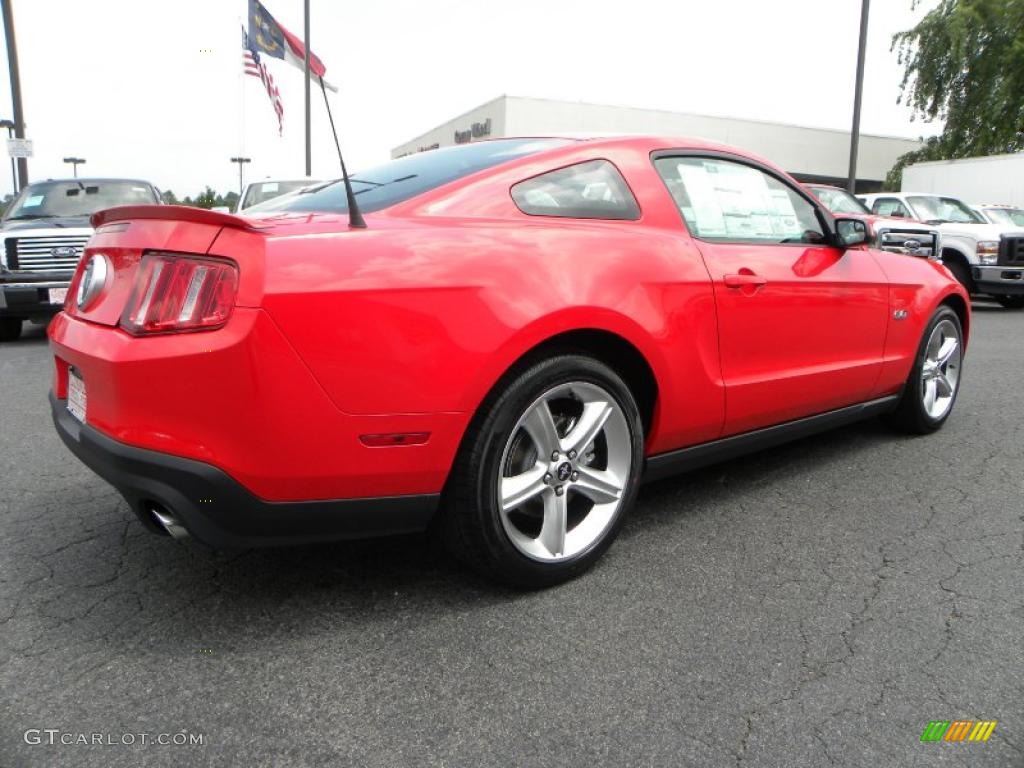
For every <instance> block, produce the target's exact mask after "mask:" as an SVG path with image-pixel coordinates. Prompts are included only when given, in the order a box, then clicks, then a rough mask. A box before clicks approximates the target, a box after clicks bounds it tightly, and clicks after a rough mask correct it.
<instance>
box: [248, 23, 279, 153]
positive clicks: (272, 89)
mask: <svg viewBox="0 0 1024 768" xmlns="http://www.w3.org/2000/svg"><path fill="white" fill-rule="evenodd" d="M242 47H243V51H242V70H243V71H244V72H245V74H247V75H252V76H253V77H258V78H259V79H260V81H261V82H262V83H263V87H265V88H266V89H267V96H269V97H270V104H271V106H273V108H274V112H276V113H277V133H278V135H281V134H282V132H283V131H284V122H283V118H284V104H282V103H281V92H280V91H279V90H278V89H277V85H275V83H274V76H273V75H271V74H270V72H269V71H268V70H267V65H266V64H264V63H263V61H262V60H261V59H260V54H259V51H257V50H256V48H255V46H253V44H252V41H251V40H250V39H249V35H248V34H246V32H245V30H244V29H243V30H242Z"/></svg>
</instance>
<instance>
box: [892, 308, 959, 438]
mask: <svg viewBox="0 0 1024 768" xmlns="http://www.w3.org/2000/svg"><path fill="white" fill-rule="evenodd" d="M946 322H948V323H951V324H952V326H953V327H954V328H955V329H956V334H957V338H958V340H959V350H960V354H961V355H962V353H963V338H964V335H963V328H962V327H961V325H960V317H959V316H958V315H957V313H956V312H954V311H953V310H952V309H950V308H949V307H948V306H945V305H942V306H940V307H939V308H938V309H937V310H935V314H933V315H932V317H931V320H929V321H928V325H927V326H925V330H924V334H923V335H922V337H921V342H920V344H919V345H918V348H917V356H916V357H915V359H914V367H913V368H912V369H911V370H910V376H909V378H908V379H907V382H906V385H905V386H904V387H903V395H902V397H901V398H900V402H899V405H897V407H896V410H895V411H894V412H893V413H892V414H891V416H890V419H889V421H890V423H891V424H892V425H893V426H894V427H896V428H897V429H899V430H901V431H903V432H908V433H910V434H916V435H926V434H929V433H931V432H934V431H936V430H937V429H939V428H940V427H942V425H943V424H945V423H946V419H948V418H949V415H950V414H951V413H952V412H953V406H954V405H955V404H956V398H957V395H959V393H960V383H961V381H962V375H961V370H960V367H961V365H962V358H960V359H958V361H957V371H956V373H957V375H956V384H955V386H954V387H953V394H952V399H951V401H950V402H949V407H948V408H947V409H946V411H945V412H944V413H943V414H942V415H941V416H938V417H934V416H932V415H931V414H929V412H928V410H927V408H926V406H925V402H924V398H923V387H924V375H923V374H924V369H925V360H926V356H927V351H928V341H929V339H931V336H932V333H933V331H934V330H935V328H936V327H937V326H938V325H940V324H942V323H946Z"/></svg>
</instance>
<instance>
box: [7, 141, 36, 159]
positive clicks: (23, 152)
mask: <svg viewBox="0 0 1024 768" xmlns="http://www.w3.org/2000/svg"><path fill="white" fill-rule="evenodd" d="M7 154H8V156H9V157H32V139H8V140H7Z"/></svg>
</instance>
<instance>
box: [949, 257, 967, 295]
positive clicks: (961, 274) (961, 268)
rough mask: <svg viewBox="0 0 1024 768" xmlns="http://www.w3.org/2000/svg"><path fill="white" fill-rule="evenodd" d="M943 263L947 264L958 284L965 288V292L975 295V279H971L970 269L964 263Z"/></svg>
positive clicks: (951, 261)
mask: <svg viewBox="0 0 1024 768" xmlns="http://www.w3.org/2000/svg"><path fill="white" fill-rule="evenodd" d="M942 263H943V264H945V265H946V268H947V269H948V270H949V271H950V272H952V273H953V277H955V278H956V280H957V282H958V283H960V285H962V286H963V287H964V290H966V291H967V292H968V293H974V291H975V287H974V278H973V277H971V268H970V267H968V266H967V265H966V264H964V263H963V262H962V261H953V260H950V261H946V260H943V262H942Z"/></svg>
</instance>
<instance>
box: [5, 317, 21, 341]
mask: <svg viewBox="0 0 1024 768" xmlns="http://www.w3.org/2000/svg"><path fill="white" fill-rule="evenodd" d="M19 336H21V318H20V317H0V341H14V340H16V339H17V338H18V337H19Z"/></svg>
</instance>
